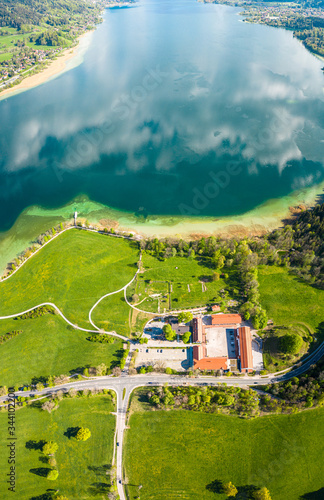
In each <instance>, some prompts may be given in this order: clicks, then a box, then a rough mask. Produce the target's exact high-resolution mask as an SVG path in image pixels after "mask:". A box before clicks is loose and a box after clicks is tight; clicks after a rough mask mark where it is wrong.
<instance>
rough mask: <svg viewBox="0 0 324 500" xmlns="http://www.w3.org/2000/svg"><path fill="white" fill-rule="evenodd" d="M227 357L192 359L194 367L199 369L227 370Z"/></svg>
mask: <svg viewBox="0 0 324 500" xmlns="http://www.w3.org/2000/svg"><path fill="white" fill-rule="evenodd" d="M226 361H227V358H226V357H223V358H202V359H200V360H195V359H194V369H195V370H196V369H197V368H199V369H200V370H227V364H226Z"/></svg>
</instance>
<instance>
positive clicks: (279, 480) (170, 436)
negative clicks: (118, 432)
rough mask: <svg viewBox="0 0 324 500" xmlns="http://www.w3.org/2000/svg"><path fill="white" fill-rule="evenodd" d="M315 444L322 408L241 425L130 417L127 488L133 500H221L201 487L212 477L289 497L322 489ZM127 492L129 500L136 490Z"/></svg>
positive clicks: (320, 434) (323, 425) (227, 420)
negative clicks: (129, 485) (137, 495)
mask: <svg viewBox="0 0 324 500" xmlns="http://www.w3.org/2000/svg"><path fill="white" fill-rule="evenodd" d="M323 442H324V409H321V410H312V411H307V412H304V413H300V414H297V415H293V416H283V415H279V416H273V417H262V418H258V419H256V420H249V421H245V420H241V419H239V418H237V417H226V416H221V415H212V414H204V413H196V412H189V411H169V412H164V411H157V412H147V413H135V414H133V415H132V416H131V419H130V430H129V431H127V439H126V450H125V451H126V454H125V463H126V471H127V476H128V480H129V483H130V484H131V485H139V484H142V485H143V488H142V489H141V500H151V499H153V498H154V500H175V499H177V498H183V499H190V500H197V499H198V498H199V499H200V500H203V499H206V500H207V499H211V500H212V499H213V498H219V499H220V500H223V499H224V500H225V495H223V494H215V493H214V492H210V491H208V490H206V486H207V485H208V484H210V483H212V482H213V481H216V480H218V481H232V482H233V483H234V484H235V485H236V486H237V487H243V486H246V485H251V484H253V485H256V486H259V485H262V486H267V487H268V488H269V489H270V492H271V496H272V499H273V500H297V499H298V498H300V495H303V494H305V493H310V492H314V491H317V490H319V489H320V488H322V487H323V476H322V456H323V451H324V449H323ZM130 492H131V495H130V499H131V500H132V499H133V498H134V497H135V496H136V493H137V488H135V487H134V486H131V487H130ZM322 493H323V491H322ZM240 498H243V497H240ZM244 498H245V497H244ZM311 498H312V499H313V500H316V499H318V500H319V499H320V498H323V497H322V496H314V497H313V496H312V497H311Z"/></svg>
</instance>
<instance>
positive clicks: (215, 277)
mask: <svg viewBox="0 0 324 500" xmlns="http://www.w3.org/2000/svg"><path fill="white" fill-rule="evenodd" d="M218 280H219V273H216V272H215V273H213V274H212V281H218Z"/></svg>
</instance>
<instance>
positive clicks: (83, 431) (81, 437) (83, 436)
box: [76, 427, 91, 441]
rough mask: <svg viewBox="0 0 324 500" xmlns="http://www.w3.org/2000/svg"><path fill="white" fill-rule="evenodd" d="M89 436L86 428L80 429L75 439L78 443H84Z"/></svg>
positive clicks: (89, 433)
mask: <svg viewBox="0 0 324 500" xmlns="http://www.w3.org/2000/svg"><path fill="white" fill-rule="evenodd" d="M90 436H91V432H90V430H89V429H88V428H87V427H80V429H79V430H78V432H77V435H76V438H77V440H78V441H86V440H87V439H89V437H90Z"/></svg>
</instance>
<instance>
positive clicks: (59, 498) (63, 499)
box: [54, 495, 69, 500]
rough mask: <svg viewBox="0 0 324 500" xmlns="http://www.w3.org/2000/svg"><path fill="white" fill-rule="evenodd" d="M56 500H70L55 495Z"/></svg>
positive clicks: (63, 496)
mask: <svg viewBox="0 0 324 500" xmlns="http://www.w3.org/2000/svg"><path fill="white" fill-rule="evenodd" d="M54 500H69V499H68V497H66V496H65V495H55V497H54Z"/></svg>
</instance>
